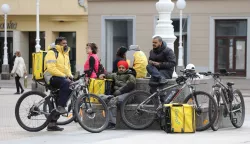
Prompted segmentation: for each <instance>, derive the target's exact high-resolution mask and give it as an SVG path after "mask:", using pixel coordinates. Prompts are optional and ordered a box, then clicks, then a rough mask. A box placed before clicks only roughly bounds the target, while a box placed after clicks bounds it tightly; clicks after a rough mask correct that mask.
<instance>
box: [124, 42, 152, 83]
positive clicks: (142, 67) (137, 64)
mask: <svg viewBox="0 0 250 144" xmlns="http://www.w3.org/2000/svg"><path fill="white" fill-rule="evenodd" d="M126 60H127V62H128V64H129V67H131V68H134V69H135V71H136V78H145V77H146V75H147V69H146V67H147V65H148V59H147V57H146V55H145V54H144V52H143V51H141V50H139V48H133V47H131V48H130V49H129V50H128V51H127V53H126Z"/></svg>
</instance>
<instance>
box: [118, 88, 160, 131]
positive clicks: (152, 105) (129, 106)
mask: <svg viewBox="0 0 250 144" xmlns="http://www.w3.org/2000/svg"><path fill="white" fill-rule="evenodd" d="M150 95H151V94H150V93H148V92H145V91H133V92H131V93H130V94H129V96H127V97H126V98H125V99H124V101H123V102H122V104H121V116H122V120H123V122H124V123H125V125H126V126H128V127H129V128H131V129H135V130H142V129H146V128H148V127H149V126H151V125H152V124H153V122H154V120H155V118H156V114H154V113H148V112H145V111H141V110H138V106H139V105H140V104H141V103H142V102H143V101H144V100H146V99H147V98H148V97H149V96H150ZM157 108H158V105H157V104H156V101H155V100H154V99H149V100H148V102H147V103H145V104H144V105H143V109H144V110H151V111H156V109H157Z"/></svg>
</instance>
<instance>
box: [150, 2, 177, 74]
mask: <svg viewBox="0 0 250 144" xmlns="http://www.w3.org/2000/svg"><path fill="white" fill-rule="evenodd" d="M156 9H157V11H158V13H159V20H158V21H157V25H156V28H155V35H154V36H153V37H155V36H161V37H162V39H163V41H165V42H166V43H167V46H168V47H169V48H171V49H172V50H173V51H174V41H175V40H176V36H175V35H174V27H173V25H172V22H173V21H172V20H171V12H172V11H173V9H174V3H173V2H172V1H171V0H159V2H157V3H156ZM173 77H174V78H176V77H177V74H176V72H175V71H174V73H173Z"/></svg>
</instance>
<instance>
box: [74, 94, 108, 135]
mask: <svg viewBox="0 0 250 144" xmlns="http://www.w3.org/2000/svg"><path fill="white" fill-rule="evenodd" d="M89 95H91V97H92V98H94V99H95V100H97V101H99V103H100V104H101V105H102V106H103V108H104V113H105V122H104V124H103V126H102V127H100V128H90V127H88V126H87V125H85V124H84V123H82V122H81V121H82V120H81V117H80V115H79V110H80V104H81V102H82V100H83V99H84V98H86V96H79V97H78V98H77V100H76V102H75V108H74V114H75V116H76V119H77V121H78V123H79V124H80V126H81V127H82V128H83V129H85V130H86V131H88V132H91V133H100V132H102V131H103V130H105V129H106V128H107V127H108V124H109V110H108V106H107V105H106V103H105V101H104V100H103V99H101V98H100V97H99V96H97V95H95V94H89ZM85 104H86V103H85Z"/></svg>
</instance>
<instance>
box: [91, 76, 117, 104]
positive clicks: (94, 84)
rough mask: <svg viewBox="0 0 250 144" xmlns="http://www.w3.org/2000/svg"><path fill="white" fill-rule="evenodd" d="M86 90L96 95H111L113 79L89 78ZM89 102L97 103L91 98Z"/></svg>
mask: <svg viewBox="0 0 250 144" xmlns="http://www.w3.org/2000/svg"><path fill="white" fill-rule="evenodd" d="M88 90H89V93H92V94H96V95H101V94H103V95H111V94H112V93H113V80H112V79H94V78H90V83H89V87H88ZM90 102H95V103H98V102H97V100H95V99H91V100H90Z"/></svg>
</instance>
